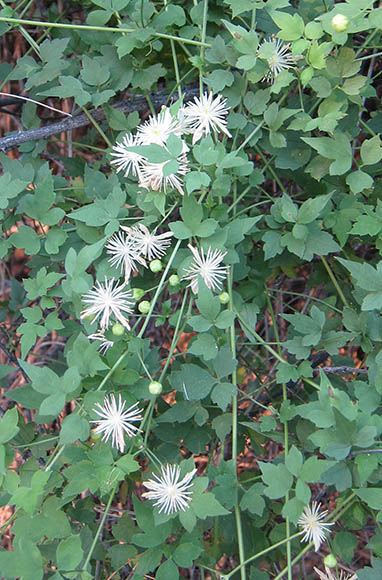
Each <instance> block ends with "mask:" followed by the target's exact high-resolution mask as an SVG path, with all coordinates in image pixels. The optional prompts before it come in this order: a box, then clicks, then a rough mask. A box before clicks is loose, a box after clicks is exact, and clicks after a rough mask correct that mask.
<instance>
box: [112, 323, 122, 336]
mask: <svg viewBox="0 0 382 580" xmlns="http://www.w3.org/2000/svg"><path fill="white" fill-rule="evenodd" d="M111 332H112V333H113V334H114V336H123V335H124V334H125V327H124V326H122V324H121V323H120V322H116V323H115V324H114V325H113V327H112V329H111Z"/></svg>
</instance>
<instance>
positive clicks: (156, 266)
mask: <svg viewBox="0 0 382 580" xmlns="http://www.w3.org/2000/svg"><path fill="white" fill-rule="evenodd" d="M162 268H163V266H162V262H161V261H160V260H153V261H152V262H150V270H151V271H152V272H160V271H161V270H162Z"/></svg>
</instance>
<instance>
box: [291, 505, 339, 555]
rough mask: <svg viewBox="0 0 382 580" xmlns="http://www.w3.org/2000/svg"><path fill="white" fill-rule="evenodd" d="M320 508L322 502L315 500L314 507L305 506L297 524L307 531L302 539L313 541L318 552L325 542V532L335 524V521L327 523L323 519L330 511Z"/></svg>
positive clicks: (303, 540)
mask: <svg viewBox="0 0 382 580" xmlns="http://www.w3.org/2000/svg"><path fill="white" fill-rule="evenodd" d="M320 509H321V504H320V503H317V502H316V501H314V502H313V503H312V507H310V506H305V507H304V512H303V513H302V515H301V516H300V517H299V519H298V520H297V524H298V525H299V526H300V527H301V528H302V530H303V532H305V534H304V536H303V537H302V539H301V541H302V542H313V544H314V549H315V551H316V552H318V550H319V548H320V545H321V544H322V542H325V539H326V536H325V532H326V531H327V530H328V528H329V527H330V526H332V525H333V522H332V523H326V522H323V521H322V520H323V519H324V518H325V517H326V515H327V513H328V511H327V510H324V511H320Z"/></svg>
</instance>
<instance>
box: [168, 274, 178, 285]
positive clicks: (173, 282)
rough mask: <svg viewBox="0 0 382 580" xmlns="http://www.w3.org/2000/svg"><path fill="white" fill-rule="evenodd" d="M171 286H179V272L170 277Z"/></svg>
mask: <svg viewBox="0 0 382 580" xmlns="http://www.w3.org/2000/svg"><path fill="white" fill-rule="evenodd" d="M168 283H169V284H170V286H177V285H178V284H179V276H177V274H172V275H171V276H170V278H169V279H168Z"/></svg>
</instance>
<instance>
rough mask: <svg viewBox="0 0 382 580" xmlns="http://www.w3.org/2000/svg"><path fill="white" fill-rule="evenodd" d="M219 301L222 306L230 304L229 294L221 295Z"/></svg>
mask: <svg viewBox="0 0 382 580" xmlns="http://www.w3.org/2000/svg"><path fill="white" fill-rule="evenodd" d="M219 300H220V303H221V304H228V302H229V294H228V292H222V293H221V294H219Z"/></svg>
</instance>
